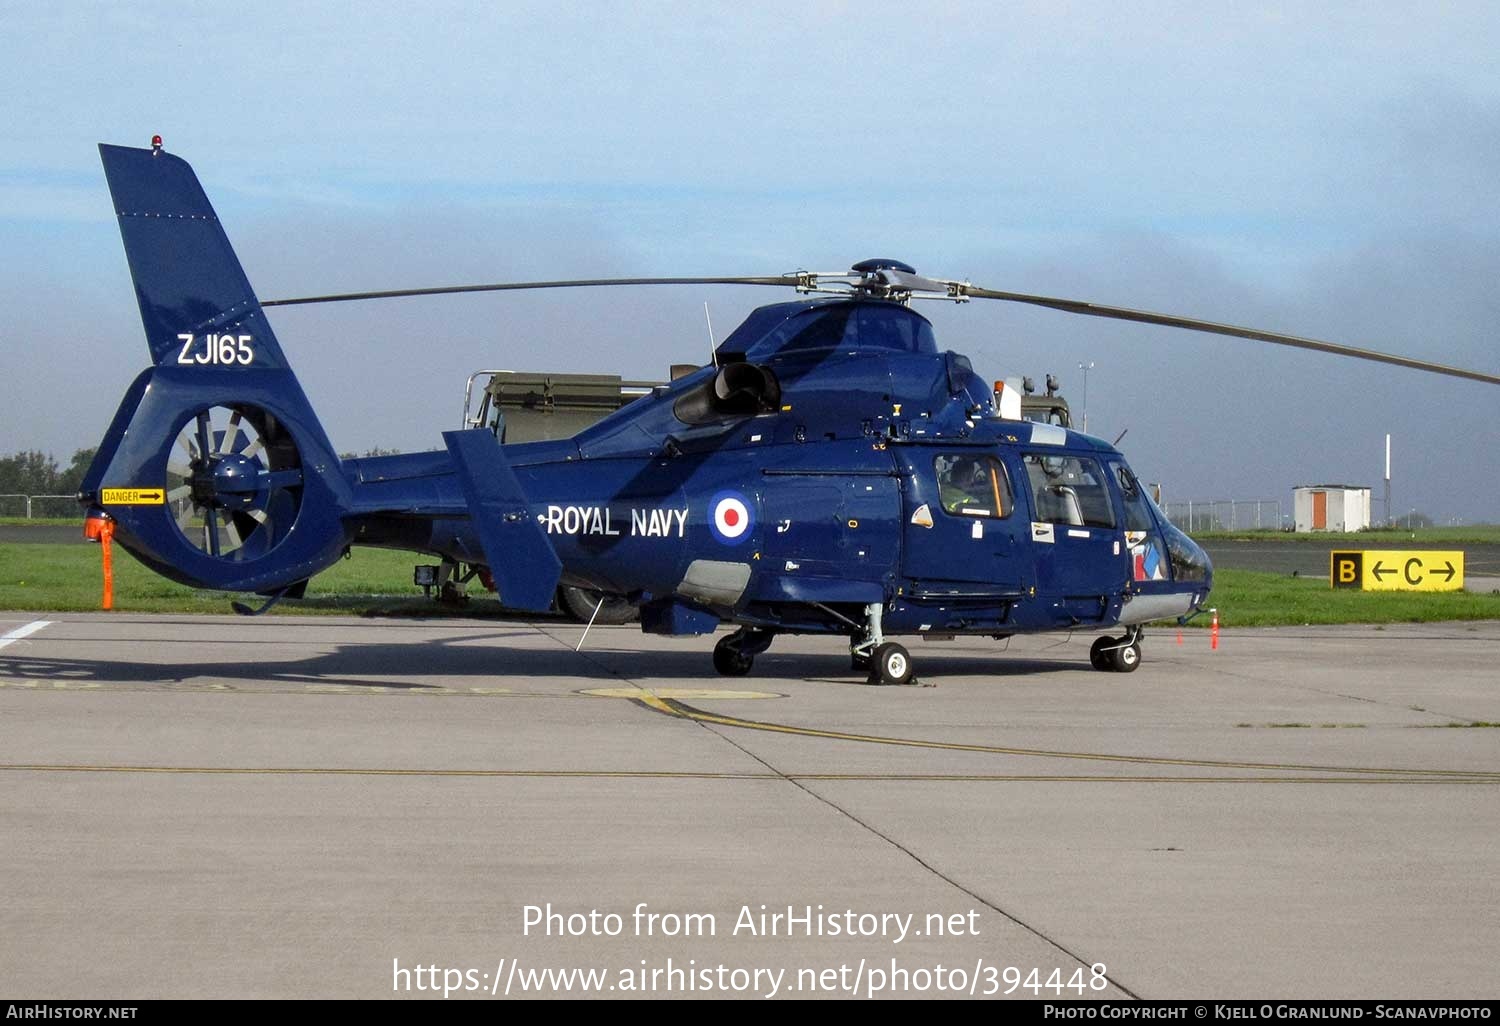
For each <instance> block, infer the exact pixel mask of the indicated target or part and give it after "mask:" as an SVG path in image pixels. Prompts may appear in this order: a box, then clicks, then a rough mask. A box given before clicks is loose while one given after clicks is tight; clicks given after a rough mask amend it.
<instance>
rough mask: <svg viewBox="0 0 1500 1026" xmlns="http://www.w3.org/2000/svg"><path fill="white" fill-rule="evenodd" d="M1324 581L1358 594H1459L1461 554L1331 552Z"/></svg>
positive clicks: (1365, 551)
mask: <svg viewBox="0 0 1500 1026" xmlns="http://www.w3.org/2000/svg"><path fill="white" fill-rule="evenodd" d="M1328 580H1329V583H1330V584H1331V585H1332V586H1333V587H1335V588H1359V589H1360V590H1362V591H1462V590H1463V586H1464V554H1463V553H1462V552H1417V551H1413V550H1409V549H1363V550H1339V549H1335V550H1333V551H1332V552H1330V553H1329V554H1328Z"/></svg>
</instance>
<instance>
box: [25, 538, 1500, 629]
mask: <svg viewBox="0 0 1500 1026" xmlns="http://www.w3.org/2000/svg"><path fill="white" fill-rule="evenodd" d="M114 553H115V608H116V609H118V610H122V611H127V612H144V613H227V612H229V603H230V601H231V600H234V599H239V600H240V601H243V602H245V603H246V604H250V605H255V604H258V603H259V601H260V600H259V599H257V598H256V597H255V596H253V595H252V596H245V595H241V594H239V593H231V592H219V591H197V590H194V589H192V588H188V587H185V586H183V585H180V584H174V583H173V582H171V581H169V580H167V579H166V578H164V577H160V576H158V575H157V574H155V573H153V572H152V571H150V570H148V569H146V568H145V567H144V566H142V565H141V564H140V563H139V562H137V561H136V559H135V558H134V557H133V556H131V555H130V554H129V553H127V552H125V551H124V550H123V549H121V548H120V547H119V546H116V547H115V549H114ZM428 560H430V557H423V556H420V555H417V554H415V553H409V552H390V551H386V550H384V549H355V550H354V553H353V556H352V557H351V558H350V559H346V560H341V561H340V562H338V563H337V564H335V565H334V566H333V567H331V568H329V569H328V570H325V571H324V572H323V573H321V574H319V575H318V576H317V577H315V578H313V580H312V583H311V584H310V585H309V586H308V590H307V598H306V599H304V600H302V601H300V602H290V601H289V602H283V603H281V604H280V605H278V606H277V607H276V609H277V612H287V613H292V612H302V613H310V614H345V615H359V614H371V613H390V614H396V615H408V616H410V615H427V616H443V615H452V614H453V611H452V610H448V609H445V608H444V607H440V606H438V605H437V604H436V603H434V602H429V601H427V600H426V599H425V598H423V596H422V593H421V590H420V589H418V588H416V587H415V586H414V585H412V583H411V568H412V566H413V564H415V563H419V562H424V561H428ZM101 585H102V574H101V572H100V566H99V548H98V547H97V546H94V545H84V544H76V543H75V544H59V545H0V609H25V610H35V611H38V612H48V611H58V612H66V611H87V610H96V609H98V608H99V603H100V595H101ZM1209 604H1210V605H1212V606H1214V607H1215V608H1217V609H1218V611H1219V624H1220V626H1221V627H1222V628H1233V627H1270V626H1288V625H1299V624H1341V623H1372V624H1381V623H1408V622H1424V621H1435V620H1500V595H1496V594H1479V593H1473V592H1363V591H1348V590H1344V589H1338V590H1335V589H1332V588H1330V587H1329V586H1328V582H1327V581H1325V580H1319V579H1316V578H1309V577H1288V576H1284V575H1281V574H1267V573H1257V572H1255V571H1250V570H1219V571H1216V572H1215V574H1214V591H1213V594H1212V595H1211V596H1210V597H1209ZM463 612H464V613H465V614H466V615H482V614H484V613H488V612H498V609H497V607H496V605H495V604H494V603H493V602H488V603H487V602H485V601H484V599H483V596H482V595H481V594H479V593H478V592H476V596H475V600H474V601H473V602H472V603H471V604H470V605H469V606H468V607H467V609H466V610H463ZM1209 622H1210V618H1209V617H1208V616H1207V615H1202V616H1199V617H1198V618H1197V619H1196V620H1194V621H1193V626H1194V627H1207V626H1208V625H1209Z"/></svg>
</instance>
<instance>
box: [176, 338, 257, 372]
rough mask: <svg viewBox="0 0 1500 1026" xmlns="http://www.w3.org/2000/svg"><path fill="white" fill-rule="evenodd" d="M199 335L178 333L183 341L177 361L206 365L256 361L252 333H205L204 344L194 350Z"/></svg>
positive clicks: (242, 363)
mask: <svg viewBox="0 0 1500 1026" xmlns="http://www.w3.org/2000/svg"><path fill="white" fill-rule="evenodd" d="M197 337H198V336H197V335H178V336H177V338H178V340H179V341H181V342H182V350H181V351H180V352H179V353H178V354H177V362H178V363H180V364H188V365H191V364H195V363H196V364H203V365H205V366H213V365H218V366H225V365H228V364H235V363H237V364H239V365H240V366H242V367H248V366H250V365H251V364H252V363H254V362H255V350H254V349H253V348H252V347H251V345H250V343H251V342H253V341H254V338H253V337H252V336H250V335H205V336H203V346H202V348H201V349H198V350H196V351H195V350H194V347H193V342H194V341H195V340H196V339H197Z"/></svg>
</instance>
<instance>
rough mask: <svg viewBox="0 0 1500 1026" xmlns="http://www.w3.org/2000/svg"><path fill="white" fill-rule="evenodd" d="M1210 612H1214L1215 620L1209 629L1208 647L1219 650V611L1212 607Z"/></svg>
mask: <svg viewBox="0 0 1500 1026" xmlns="http://www.w3.org/2000/svg"><path fill="white" fill-rule="evenodd" d="M1209 612H1211V613H1213V614H1214V622H1213V623H1212V624H1211V625H1210V627H1209V631H1208V636H1209V642H1208V647H1209V648H1211V649H1213V650H1214V651H1216V652H1217V651H1218V649H1219V611H1218V610H1217V609H1211V610H1209Z"/></svg>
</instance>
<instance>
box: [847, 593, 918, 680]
mask: <svg viewBox="0 0 1500 1026" xmlns="http://www.w3.org/2000/svg"><path fill="white" fill-rule="evenodd" d="M880 613H881V606H880V603H879V602H871V603H870V604H869V605H867V606H865V631H864V634H863V635H862V636H860V637H858V638H856V639H855V640H854V641H853V642H852V643H851V644H850V645H849V663H850V665H851V666H852V667H853V668H854V669H856V670H868V671H869V672H870V676H869V682H870V683H871V684H915V683H916V679H915V678H914V677H913V676H912V664H911V654H910V653H909V652H907V651H906V649H905V648H904V647H903V646H901V645H898V644H897V643H896V642H894V641H886V640H885V638H884V637H883V636H882V635H881V633H880Z"/></svg>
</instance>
